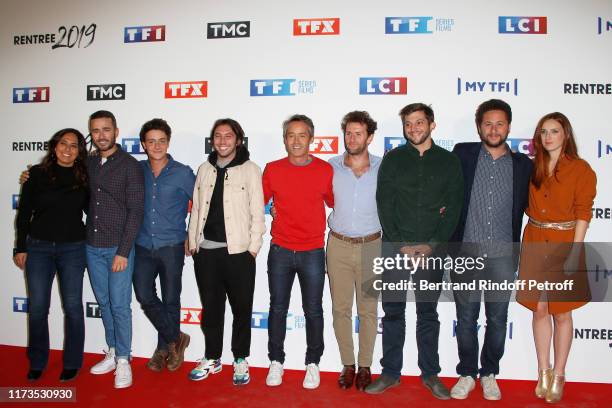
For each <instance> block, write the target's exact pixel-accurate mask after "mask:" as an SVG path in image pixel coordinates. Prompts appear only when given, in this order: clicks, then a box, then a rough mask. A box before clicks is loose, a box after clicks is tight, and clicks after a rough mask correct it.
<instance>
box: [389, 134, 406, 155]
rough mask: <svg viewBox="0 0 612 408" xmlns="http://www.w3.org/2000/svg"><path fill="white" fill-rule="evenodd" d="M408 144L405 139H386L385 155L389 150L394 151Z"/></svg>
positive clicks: (391, 137)
mask: <svg viewBox="0 0 612 408" xmlns="http://www.w3.org/2000/svg"><path fill="white" fill-rule="evenodd" d="M405 144H406V138H404V137H393V136H390V137H385V154H386V153H387V152H388V151H389V150H393V149H395V148H396V147H400V146H402V145H405Z"/></svg>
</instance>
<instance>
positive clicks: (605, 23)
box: [597, 17, 612, 34]
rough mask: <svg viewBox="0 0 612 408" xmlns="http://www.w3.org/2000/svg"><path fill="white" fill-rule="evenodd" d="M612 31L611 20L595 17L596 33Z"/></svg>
mask: <svg viewBox="0 0 612 408" xmlns="http://www.w3.org/2000/svg"><path fill="white" fill-rule="evenodd" d="M608 31H612V21H611V20H604V19H603V18H601V17H597V34H603V33H604V32H608Z"/></svg>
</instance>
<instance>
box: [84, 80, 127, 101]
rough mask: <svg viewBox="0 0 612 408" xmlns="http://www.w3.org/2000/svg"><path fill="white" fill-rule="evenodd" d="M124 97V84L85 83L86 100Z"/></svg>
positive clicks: (110, 99)
mask: <svg viewBox="0 0 612 408" xmlns="http://www.w3.org/2000/svg"><path fill="white" fill-rule="evenodd" d="M121 99H125V84H108V85H87V100H88V101H113V100H121Z"/></svg>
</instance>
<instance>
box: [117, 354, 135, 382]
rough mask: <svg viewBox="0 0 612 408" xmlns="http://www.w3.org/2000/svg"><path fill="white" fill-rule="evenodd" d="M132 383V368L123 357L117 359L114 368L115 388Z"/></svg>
mask: <svg viewBox="0 0 612 408" xmlns="http://www.w3.org/2000/svg"><path fill="white" fill-rule="evenodd" d="M130 385H132V368H131V367H130V362H129V361H127V359H125V358H120V359H117V368H116V369H115V388H127V387H129V386H130Z"/></svg>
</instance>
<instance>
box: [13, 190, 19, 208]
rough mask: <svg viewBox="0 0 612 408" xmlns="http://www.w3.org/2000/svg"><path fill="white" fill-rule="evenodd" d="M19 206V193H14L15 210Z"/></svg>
mask: <svg viewBox="0 0 612 408" xmlns="http://www.w3.org/2000/svg"><path fill="white" fill-rule="evenodd" d="M18 208H19V194H13V210H16V209H18Z"/></svg>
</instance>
